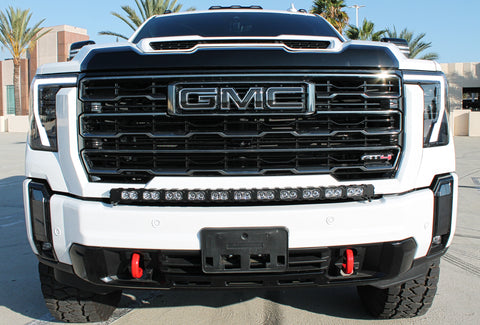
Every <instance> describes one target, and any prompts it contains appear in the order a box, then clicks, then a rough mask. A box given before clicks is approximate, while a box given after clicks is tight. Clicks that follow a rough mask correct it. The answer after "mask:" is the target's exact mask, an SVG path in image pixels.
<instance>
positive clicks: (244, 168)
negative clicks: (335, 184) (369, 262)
mask: <svg viewBox="0 0 480 325" xmlns="http://www.w3.org/2000/svg"><path fill="white" fill-rule="evenodd" d="M233 78H234V77H232V78H228V79H229V80H231V79H233ZM270 78H271V77H270ZM279 78H284V79H285V84H287V85H288V83H289V82H290V83H291V82H292V80H293V81H299V80H298V79H295V78H296V77H291V76H290V77H285V76H281V77H277V78H275V79H273V78H271V80H266V79H267V78H265V79H262V81H260V80H256V79H255V78H253V77H252V80H251V81H250V84H251V85H252V87H261V86H265V87H268V83H267V82H270V83H271V82H272V80H275V82H276V85H277V86H278V85H280V84H281V82H278V79H279ZM306 78H307V79H304V80H300V81H301V82H305V81H307V82H309V83H313V84H315V96H314V103H313V105H314V107H315V112H314V113H312V114H304V115H298V114H297V115H288V114H287V115H286V114H283V115H275V114H271V111H270V112H269V114H263V115H262V114H260V115H259V114H256V115H245V114H244V115H241V116H218V115H203V116H177V115H171V114H170V113H169V112H170V111H169V109H168V85H169V84H172V83H175V82H178V81H180V82H182V83H188V82H192V83H193V84H195V87H197V86H198V85H199V84H201V81H202V80H204V81H205V84H208V87H210V88H211V87H212V85H213V86H214V87H215V86H218V87H222V86H224V85H226V84H229V85H230V84H231V82H230V83H229V82H228V81H223V80H224V79H227V78H226V77H222V79H221V80H222V82H218V80H219V78H216V79H215V78H212V77H211V78H204V79H199V78H191V80H190V79H189V78H182V79H181V80H178V79H174V78H166V77H165V78H161V77H138V78H133V77H132V78H129V77H125V78H111V79H109V78H98V79H96V78H84V79H83V80H82V82H81V87H80V99H81V100H82V107H83V110H82V114H81V115H80V140H81V156H82V158H83V161H84V163H85V166H86V169H87V172H88V173H89V175H90V176H91V180H92V181H103V182H147V181H148V180H149V179H151V178H152V177H154V176H164V175H167V176H169V175H179V176H197V175H202V176H203V175H216V176H218V175H229V176H230V175H233V176H234V175H293V174H319V173H329V174H331V175H333V176H334V177H336V178H337V179H341V180H346V179H378V178H391V177H394V175H395V170H396V166H397V162H398V158H399V155H400V152H401V133H402V108H401V98H402V97H401V84H400V78H399V77H397V76H396V75H389V76H383V77H379V76H377V75H361V76H351V75H342V76H316V75H313V76H306ZM212 80H213V81H214V80H217V82H218V83H217V84H215V83H213V84H212ZM262 82H263V84H262ZM233 83H235V82H233ZM237 83H238V81H237ZM241 83H242V84H245V79H242V80H241Z"/></svg>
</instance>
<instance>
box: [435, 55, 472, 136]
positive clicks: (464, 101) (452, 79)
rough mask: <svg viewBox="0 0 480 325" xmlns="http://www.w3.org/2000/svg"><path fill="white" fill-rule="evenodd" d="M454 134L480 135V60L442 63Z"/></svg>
mask: <svg viewBox="0 0 480 325" xmlns="http://www.w3.org/2000/svg"><path fill="white" fill-rule="evenodd" d="M441 66H442V70H443V72H445V74H446V76H447V80H448V83H449V100H450V123H451V127H452V129H453V132H454V135H466V136H480V62H466V63H442V64H441Z"/></svg>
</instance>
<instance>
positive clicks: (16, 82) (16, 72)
mask: <svg viewBox="0 0 480 325" xmlns="http://www.w3.org/2000/svg"><path fill="white" fill-rule="evenodd" d="M13 90H14V93H15V96H14V97H15V115H22V105H21V103H20V59H18V60H15V59H13Z"/></svg>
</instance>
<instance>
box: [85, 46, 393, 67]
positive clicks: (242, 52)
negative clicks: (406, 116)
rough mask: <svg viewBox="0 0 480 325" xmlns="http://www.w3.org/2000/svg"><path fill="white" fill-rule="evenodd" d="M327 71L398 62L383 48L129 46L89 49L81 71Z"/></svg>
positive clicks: (391, 64)
mask: <svg viewBox="0 0 480 325" xmlns="http://www.w3.org/2000/svg"><path fill="white" fill-rule="evenodd" d="M198 68H203V69H211V68H213V69H215V68H220V69H232V68H262V69H268V68H286V69H288V70H290V71H291V70H292V69H299V68H329V69H335V68H340V69H342V68H343V69H345V68H347V69H355V68H361V69H377V70H378V69H384V68H386V69H398V68H399V62H398V59H397V58H396V57H395V56H394V55H393V53H392V52H391V51H390V50H389V49H388V48H386V47H381V46H365V45H357V44H348V45H346V46H345V48H344V49H343V50H342V51H340V52H331V53H330V52H329V53H291V52H287V51H285V50H283V49H275V48H268V49H265V48H238V49H237V48H235V49H225V48H223V49H198V50H197V51H195V52H193V53H190V54H185V53H176V54H175V53H168V54H158V53H156V54H142V53H141V52H139V51H138V50H137V49H136V48H134V47H130V46H124V47H115V48H103V49H93V50H91V51H90V53H89V54H88V55H87V57H86V58H85V59H84V60H83V62H82V64H81V71H82V72H86V71H128V70H135V71H146V70H147V71H159V70H164V69H175V70H187V71H191V70H193V69H198Z"/></svg>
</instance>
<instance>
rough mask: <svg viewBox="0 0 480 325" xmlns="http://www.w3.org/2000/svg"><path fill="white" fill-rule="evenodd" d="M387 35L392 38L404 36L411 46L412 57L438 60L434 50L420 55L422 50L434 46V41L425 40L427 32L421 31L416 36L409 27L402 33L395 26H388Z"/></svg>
mask: <svg viewBox="0 0 480 325" xmlns="http://www.w3.org/2000/svg"><path fill="white" fill-rule="evenodd" d="M387 35H388V37H392V38H403V39H404V40H406V41H407V42H408V47H409V48H410V58H411V59H413V58H417V59H421V60H437V59H438V54H437V53H434V52H430V53H427V54H423V55H422V56H420V57H417V56H419V55H420V53H421V52H423V51H425V50H427V49H429V48H431V47H432V42H428V43H426V42H424V41H423V38H424V37H425V33H421V34H419V35H417V36H415V37H414V35H413V32H411V31H409V30H408V29H406V28H405V29H403V30H402V31H401V32H400V33H397V30H396V28H395V26H393V29H389V28H387Z"/></svg>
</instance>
